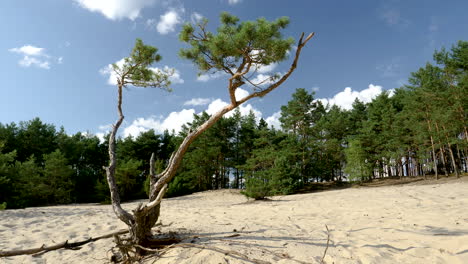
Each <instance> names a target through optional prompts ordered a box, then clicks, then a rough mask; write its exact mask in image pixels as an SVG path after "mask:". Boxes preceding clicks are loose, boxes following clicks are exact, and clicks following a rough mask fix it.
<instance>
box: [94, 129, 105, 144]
mask: <svg viewBox="0 0 468 264" xmlns="http://www.w3.org/2000/svg"><path fill="white" fill-rule="evenodd" d="M104 136H106V133H104V132H97V133H96V137H98V138H99V142H101V143H104V141H106V139H105V138H104Z"/></svg>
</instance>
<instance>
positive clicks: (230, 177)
mask: <svg viewBox="0 0 468 264" xmlns="http://www.w3.org/2000/svg"><path fill="white" fill-rule="evenodd" d="M467 109H468V42H466V41H459V42H458V43H457V44H456V45H454V46H453V47H452V48H451V49H450V50H445V49H442V50H440V51H436V52H435V53H434V63H427V64H426V65H425V66H424V67H421V68H420V69H418V70H417V71H415V72H413V73H411V77H410V78H409V80H408V84H407V85H404V86H403V87H400V88H397V89H395V90H394V91H393V92H392V93H390V92H388V91H387V92H384V93H382V94H380V95H379V96H377V97H376V98H374V99H373V100H372V101H371V102H370V103H367V104H366V103H363V102H361V101H359V100H356V101H355V102H354V103H353V107H352V109H351V110H343V109H341V108H339V107H338V106H329V105H323V104H322V102H321V101H319V100H317V99H316V98H314V93H311V92H308V91H307V90H306V89H303V88H299V89H297V90H296V91H295V93H294V94H293V95H292V98H291V100H290V101H289V102H288V104H287V105H284V106H282V107H281V117H280V122H281V129H274V128H272V127H268V125H267V123H266V122H265V120H263V119H260V120H256V117H255V115H254V113H252V112H251V113H250V114H249V115H246V116H243V115H241V113H240V112H239V111H238V110H236V111H235V112H234V114H233V115H232V116H230V117H223V118H221V119H220V120H219V121H218V122H217V123H216V124H215V125H213V127H211V128H209V129H208V130H207V131H206V132H205V133H204V134H202V135H200V136H199V138H197V140H196V141H195V142H193V144H192V145H191V146H190V147H189V149H188V151H187V153H186V155H185V158H184V159H183V161H182V165H181V167H180V168H179V170H178V172H177V175H176V176H175V178H174V179H173V180H172V182H171V183H170V184H169V187H168V191H167V193H166V195H167V196H176V195H184V194H189V193H192V192H196V191H204V190H212V189H219V188H242V189H244V191H243V192H244V194H246V195H247V196H250V197H254V198H258V199H259V198H263V197H265V196H269V195H274V194H279V193H282V194H287V193H293V192H295V191H296V190H297V189H299V188H302V187H304V186H305V185H307V184H309V183H311V182H323V181H369V180H373V179H376V178H383V177H401V178H402V177H409V176H424V177H425V176H426V175H429V174H430V175H435V177H436V178H439V177H440V176H441V175H444V176H448V175H452V174H453V175H456V176H459V175H460V174H462V173H466V172H467V170H468V131H467V124H468V122H467V115H468V114H467ZM209 117H210V116H209V115H208V114H207V113H205V112H203V113H201V114H199V115H195V116H194V121H193V122H191V123H188V124H186V125H184V126H183V127H182V130H181V132H180V133H178V134H177V135H176V134H174V133H169V132H167V131H166V132H164V133H163V134H156V133H155V131H154V130H150V131H147V132H143V133H141V134H140V135H139V136H137V137H127V138H119V139H118V140H117V157H118V160H119V162H118V166H117V169H116V181H117V185H118V188H119V192H120V194H121V197H122V199H123V200H130V199H138V198H143V197H144V196H145V192H148V186H149V179H148V173H149V162H148V160H149V157H150V156H151V154H152V153H155V159H156V160H157V162H156V170H158V168H159V170H161V169H162V168H163V167H164V165H165V163H166V162H167V161H168V160H169V158H170V155H171V153H172V152H173V151H174V150H175V149H176V147H177V146H178V145H179V144H180V143H181V141H182V140H183V139H184V138H185V136H186V135H188V134H189V133H190V132H191V131H192V130H193V129H195V128H196V127H197V126H198V125H200V124H202V123H204V122H205V121H206V120H208V119H209ZM106 138H107V137H106ZM108 144H109V143H108V140H105V141H104V142H100V140H99V139H98V138H97V137H96V136H93V135H90V134H87V133H76V134H74V135H68V134H66V133H65V130H64V129H63V128H60V129H59V130H57V129H56V128H55V127H54V126H53V125H51V124H45V123H43V122H42V121H41V120H40V119H39V118H35V119H33V120H30V121H27V122H20V123H19V124H15V123H11V124H1V123H0V204H2V203H3V206H4V207H5V206H7V207H8V208H21V207H26V206H39V205H47V204H63V203H81V202H102V201H108V200H109V189H108V186H107V183H106V180H105V172H104V170H103V166H105V165H106V162H107V160H108V157H107V149H108Z"/></svg>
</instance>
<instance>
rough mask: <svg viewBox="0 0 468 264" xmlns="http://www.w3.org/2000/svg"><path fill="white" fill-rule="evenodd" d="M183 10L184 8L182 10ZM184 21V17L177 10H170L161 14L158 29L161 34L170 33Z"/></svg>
mask: <svg viewBox="0 0 468 264" xmlns="http://www.w3.org/2000/svg"><path fill="white" fill-rule="evenodd" d="M181 12H183V9H182V10H181ZM180 23H182V19H181V17H180V15H179V13H178V12H177V11H176V10H169V11H167V12H166V13H165V14H164V15H162V16H160V20H159V22H158V24H157V25H156V29H157V30H158V32H159V33H161V34H163V35H164V34H168V33H169V32H174V31H175V27H176V26H177V25H178V24H180Z"/></svg>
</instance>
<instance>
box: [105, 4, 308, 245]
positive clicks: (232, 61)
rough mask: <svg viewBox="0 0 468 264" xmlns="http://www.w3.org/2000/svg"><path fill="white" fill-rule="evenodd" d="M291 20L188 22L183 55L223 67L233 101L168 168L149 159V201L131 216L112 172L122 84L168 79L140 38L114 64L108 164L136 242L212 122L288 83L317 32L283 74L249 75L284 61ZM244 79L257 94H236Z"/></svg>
mask: <svg viewBox="0 0 468 264" xmlns="http://www.w3.org/2000/svg"><path fill="white" fill-rule="evenodd" d="M288 23H289V20H288V19H287V18H280V19H278V20H276V21H273V22H269V21H267V20H266V19H263V18H261V19H258V20H257V21H247V22H242V23H239V19H238V18H237V17H235V16H232V15H230V14H228V13H222V14H221V26H220V27H219V28H218V31H217V33H216V34H213V33H210V32H208V31H207V29H206V24H207V21H206V20H204V21H202V22H201V23H200V24H199V25H198V28H199V30H198V31H197V30H196V27H195V26H193V25H190V24H186V25H185V26H184V27H183V30H182V32H181V33H180V40H181V41H183V42H186V43H188V44H189V45H190V48H188V49H182V50H181V51H180V56H181V57H183V58H186V59H189V60H191V61H192V62H193V63H194V64H195V65H196V66H197V67H198V68H199V70H200V71H201V72H206V71H212V72H216V71H221V72H224V73H226V74H228V76H229V80H228V94H229V98H230V102H229V104H228V105H226V106H225V107H223V108H222V109H221V110H220V111H218V112H217V113H215V114H213V115H211V117H210V118H209V119H208V120H207V121H206V122H204V123H203V124H201V125H200V126H199V127H197V128H196V129H194V130H192V131H190V133H188V135H187V136H186V137H185V138H184V139H183V141H182V142H181V144H180V145H179V147H178V148H177V150H176V151H175V152H174V153H173V154H172V156H171V158H170V159H169V162H168V164H167V167H166V169H165V170H163V172H161V173H160V174H158V175H157V176H156V175H155V173H154V158H152V159H151V160H152V162H150V164H151V169H150V175H151V176H150V177H151V179H150V184H151V186H150V197H149V202H148V203H147V204H145V205H143V204H140V205H139V206H138V208H136V209H135V210H133V214H130V213H129V212H127V211H126V210H124V209H123V208H122V207H121V205H120V197H119V194H118V191H117V185H116V181H115V176H114V175H115V167H116V157H115V135H116V133H117V130H118V129H119V127H120V125H121V123H122V121H123V118H124V116H123V114H122V88H123V87H126V86H127V85H129V84H132V85H135V86H145V87H146V86H156V87H161V86H162V87H165V86H166V85H167V77H166V78H163V77H161V75H159V74H156V73H154V72H153V71H151V70H150V69H149V68H148V67H149V65H151V64H152V63H153V62H155V61H158V60H159V59H160V56H159V55H157V53H156V49H155V48H153V47H149V46H145V45H143V43H142V42H141V41H137V44H136V46H135V48H134V50H133V52H132V53H131V55H130V57H128V58H126V59H125V62H124V65H123V66H122V67H119V66H117V65H114V71H115V72H116V75H117V86H118V104H117V106H118V113H119V119H118V121H117V122H116V124H114V127H113V130H112V132H111V135H110V137H109V156H110V163H109V166H108V167H107V168H106V171H107V180H108V182H109V189H110V192H111V200H112V205H113V209H114V212H115V213H116V215H117V216H118V217H119V219H121V220H122V221H123V222H124V223H126V224H127V225H128V226H129V231H130V236H131V240H132V243H134V244H137V245H145V244H146V243H147V242H148V237H149V235H150V234H151V228H152V227H153V226H154V224H155V223H156V221H157V219H158V217H159V208H160V202H161V199H162V197H163V196H164V194H165V192H166V190H167V184H168V183H169V182H170V181H171V180H172V179H173V178H174V176H175V175H176V172H177V169H178V168H179V166H180V164H181V162H182V158H183V156H184V154H185V153H186V152H187V150H188V148H189V146H190V145H191V143H192V142H193V141H194V140H195V139H196V138H197V137H199V136H200V135H201V134H202V133H203V132H204V131H206V130H207V129H208V128H210V127H211V126H213V125H214V124H215V123H216V122H217V121H218V120H219V119H220V118H221V117H222V116H223V115H224V114H225V113H227V112H229V111H231V110H233V109H235V108H236V107H238V106H239V105H240V104H242V103H244V102H246V101H248V100H250V99H252V98H255V97H263V96H265V95H267V94H268V93H269V92H271V91H272V90H274V89H275V88H277V87H278V86H280V85H281V84H282V83H284V82H285V81H286V80H287V79H288V78H289V76H290V75H291V74H292V73H293V72H294V70H295V69H296V67H297V63H298V59H299V56H300V53H301V51H302V48H303V47H304V46H305V45H306V43H307V42H308V41H309V40H310V39H311V38H312V36H313V34H310V35H309V36H307V37H306V38H304V34H302V36H301V38H300V39H299V43H298V45H297V48H296V50H295V55H294V59H293V62H292V64H291V66H290V68H289V69H288V70H287V71H286V72H285V73H284V75H282V76H278V75H274V76H272V77H269V78H267V79H265V80H263V81H262V82H259V83H254V82H253V81H252V79H250V78H249V76H250V75H251V74H252V72H255V71H256V70H257V68H258V67H259V66H265V65H270V64H272V63H277V62H280V61H283V60H285V59H286V57H287V53H288V51H290V50H291V49H292V44H293V39H291V38H289V39H284V38H283V37H282V35H281V32H280V30H281V29H283V28H285V27H286V26H287V25H288ZM246 83H249V84H251V85H253V86H254V87H255V88H254V92H253V93H251V94H249V95H248V96H246V97H244V98H242V99H238V98H236V95H235V94H236V90H237V89H238V88H239V87H241V86H242V85H244V84H246ZM263 84H264V85H263ZM262 85H263V86H262ZM137 251H138V252H140V251H141V249H140V248H139V249H138V250H137Z"/></svg>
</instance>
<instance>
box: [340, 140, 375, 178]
mask: <svg viewBox="0 0 468 264" xmlns="http://www.w3.org/2000/svg"><path fill="white" fill-rule="evenodd" d="M345 154H346V161H347V163H346V167H345V173H347V174H349V179H350V180H351V181H366V180H370V179H372V167H373V166H372V164H370V160H369V159H368V155H367V153H366V151H365V149H364V148H363V147H362V145H361V142H360V141H359V140H351V141H349V147H348V148H347V149H346V150H345Z"/></svg>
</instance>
